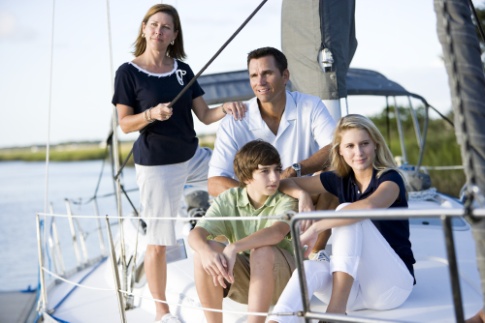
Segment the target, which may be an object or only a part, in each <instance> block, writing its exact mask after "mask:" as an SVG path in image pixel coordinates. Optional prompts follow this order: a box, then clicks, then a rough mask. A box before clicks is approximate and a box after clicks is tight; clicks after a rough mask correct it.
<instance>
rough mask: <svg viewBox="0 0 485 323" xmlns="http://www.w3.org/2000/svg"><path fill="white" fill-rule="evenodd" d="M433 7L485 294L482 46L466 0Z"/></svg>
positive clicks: (439, 0)
mask: <svg viewBox="0 0 485 323" xmlns="http://www.w3.org/2000/svg"><path fill="white" fill-rule="evenodd" d="M470 5H473V3H471V1H470ZM434 8H435V12H436V16H437V33H438V38H439V40H440V43H441V46H442V49H443V57H444V61H445V66H446V71H447V74H448V83H449V86H450V90H451V98H452V100H451V102H452V106H453V111H454V113H455V125H456V127H455V132H456V137H457V141H458V143H459V144H460V146H461V155H462V160H463V165H464V168H465V174H466V177H467V192H466V195H467V196H466V198H467V200H466V202H465V209H466V213H467V214H468V218H469V220H470V222H471V225H472V231H473V235H474V238H475V242H476V248H477V262H478V268H479V270H480V278H481V284H482V294H483V295H484V296H485V219H483V218H477V217H473V215H472V214H473V202H474V201H475V202H477V201H478V202H479V203H478V204H482V205H480V207H485V205H483V194H484V192H485V129H484V127H483V125H484V124H485V76H484V71H483V65H482V61H481V57H480V54H481V52H480V45H479V42H478V38H477V35H476V32H475V30H476V28H475V26H474V24H473V22H472V18H471V17H472V14H471V11H470V7H469V5H468V3H467V1H466V0H463V1H456V0H455V1H451V0H435V1H434ZM480 202H481V203H480Z"/></svg>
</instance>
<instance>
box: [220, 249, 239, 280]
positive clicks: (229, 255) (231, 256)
mask: <svg viewBox="0 0 485 323" xmlns="http://www.w3.org/2000/svg"><path fill="white" fill-rule="evenodd" d="M222 253H223V254H224V256H225V257H226V260H227V276H228V278H226V280H227V281H228V282H230V283H231V284H233V283H234V273H233V270H234V264H235V263H236V257H237V252H236V249H235V247H234V244H232V243H231V244H228V245H227V246H226V247H225V248H224V251H222Z"/></svg>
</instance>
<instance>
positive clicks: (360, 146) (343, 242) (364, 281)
mask: <svg viewBox="0 0 485 323" xmlns="http://www.w3.org/2000/svg"><path fill="white" fill-rule="evenodd" d="M331 156H332V157H331V158H332V165H331V166H332V167H331V168H332V169H333V171H328V172H324V173H322V174H320V176H319V177H318V176H309V177H300V178H291V179H286V180H283V181H281V185H280V190H281V191H282V192H284V193H286V194H288V195H290V196H293V197H294V198H297V199H299V203H300V211H308V210H312V209H313V204H312V202H311V201H312V200H311V197H310V195H311V194H314V193H320V192H322V191H323V192H325V191H328V192H330V193H332V194H334V195H335V196H337V197H338V198H339V201H340V203H342V204H341V205H340V206H339V207H340V209H341V210H365V209H376V208H394V207H407V206H408V205H407V199H406V190H405V186H404V181H403V179H402V177H401V175H400V174H399V173H398V172H397V171H396V170H395V169H394V168H395V167H396V165H395V163H394V160H393V157H392V154H391V152H390V151H389V148H388V147H387V145H386V143H385V140H384V138H383V136H382V134H381V133H380V132H379V130H378V129H377V127H376V126H375V125H374V124H373V123H372V121H370V120H369V119H368V118H366V117H364V116H361V115H356V114H350V115H347V116H345V117H343V118H341V119H340V121H339V122H338V124H337V128H336V130H335V134H334V138H333V143H332V150H331ZM337 209H339V208H337ZM325 230H332V236H333V245H332V256H331V259H326V260H323V261H315V260H307V261H305V273H306V279H307V286H308V292H309V297H311V295H313V293H317V296H318V297H319V298H321V299H322V301H323V302H325V303H326V304H328V306H327V313H341V314H343V313H346V311H348V310H357V309H364V308H369V309H377V310H386V309H391V308H395V307H398V306H400V305H401V304H402V303H403V302H404V301H405V300H406V299H407V298H408V296H409V294H410V293H411V291H412V288H413V284H414V282H415V280H414V270H413V264H414V263H415V260H414V256H413V252H412V250H411V242H410V241H409V221H408V220H370V219H364V220H363V219H338V218H335V219H323V220H319V221H318V222H314V223H313V224H312V225H311V226H310V227H309V228H308V229H306V230H305V231H304V232H303V233H302V235H301V236H300V239H301V245H302V246H308V249H307V251H306V253H305V256H307V254H308V253H309V251H310V250H311V247H312V246H313V244H314V243H315V241H316V239H317V236H318V234H319V233H320V232H323V231H325ZM301 302H302V299H301V295H300V286H299V280H298V274H297V272H296V271H295V272H294V273H293V276H292V277H291V279H290V281H289V282H288V284H287V286H286V288H285V290H284V291H283V293H282V295H281V296H280V299H279V300H278V303H277V304H276V306H275V307H274V309H273V312H274V313H280V312H295V311H300V310H302V309H303V306H302V303H301ZM271 319H272V320H273V321H271V322H292V321H294V320H296V318H295V317H289V316H287V317H285V316H281V317H278V316H271Z"/></svg>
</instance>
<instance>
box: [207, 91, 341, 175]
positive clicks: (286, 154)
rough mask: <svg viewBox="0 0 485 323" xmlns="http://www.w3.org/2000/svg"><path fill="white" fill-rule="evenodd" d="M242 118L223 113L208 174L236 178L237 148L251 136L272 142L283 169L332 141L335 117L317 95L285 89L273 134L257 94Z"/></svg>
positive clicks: (248, 104)
mask: <svg viewBox="0 0 485 323" xmlns="http://www.w3.org/2000/svg"><path fill="white" fill-rule="evenodd" d="M246 104H247V106H248V110H247V112H246V116H245V117H244V119H243V120H240V121H236V120H234V118H233V117H232V116H226V117H225V118H224V119H223V120H222V121H221V123H220V125H219V129H218V130H217V138H216V141H215V145H214V152H213V153H212V158H211V161H210V164H209V177H213V176H225V177H230V178H235V175H234V169H233V161H234V156H235V155H236V153H237V151H238V150H239V149H240V148H241V147H242V146H244V145H245V144H246V143H248V142H249V141H251V140H255V139H262V140H264V141H267V142H269V143H271V144H272V145H273V146H274V147H276V149H277V150H278V152H279V153H280V156H281V163H282V166H283V169H284V168H286V167H288V166H290V165H292V164H293V163H297V162H299V161H301V160H304V159H307V158H308V157H310V156H311V155H313V154H314V153H316V152H317V151H318V150H319V149H320V148H323V147H325V146H326V145H328V144H330V143H331V141H332V136H333V132H334V129H335V121H334V120H333V118H332V117H331V115H330V113H329V112H328V110H327V108H326V107H325V105H324V104H323V103H322V101H321V100H320V98H318V97H316V96H312V95H308V94H303V93H299V92H288V91H287V92H286V107H285V111H284V112H283V115H282V117H281V121H280V125H279V128H278V132H277V134H276V135H275V134H274V133H273V132H272V131H271V130H270V129H269V127H268V126H267V125H266V123H265V122H264V120H263V118H262V117H261V113H260V112H259V107H258V103H257V98H253V99H251V100H249V101H248V102H247V103H246Z"/></svg>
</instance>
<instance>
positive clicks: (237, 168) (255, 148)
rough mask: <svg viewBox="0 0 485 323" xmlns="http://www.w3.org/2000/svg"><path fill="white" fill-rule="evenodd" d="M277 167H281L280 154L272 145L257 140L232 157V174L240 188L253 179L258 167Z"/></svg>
mask: <svg viewBox="0 0 485 323" xmlns="http://www.w3.org/2000/svg"><path fill="white" fill-rule="evenodd" d="M274 164H276V165H278V166H279V167H281V158H280V154H279V153H278V151H277V150H276V148H275V147H273V145H271V144H270V143H268V142H266V141H264V140H261V139H258V140H253V141H250V142H248V143H247V144H245V145H244V146H243V147H242V148H241V149H239V151H238V152H237V153H236V156H235V157H234V172H235V174H236V176H237V178H238V179H239V183H240V184H239V185H240V186H241V187H244V186H246V183H245V182H247V181H249V180H251V179H252V178H253V172H254V171H255V170H256V169H258V165H265V166H267V165H274Z"/></svg>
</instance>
